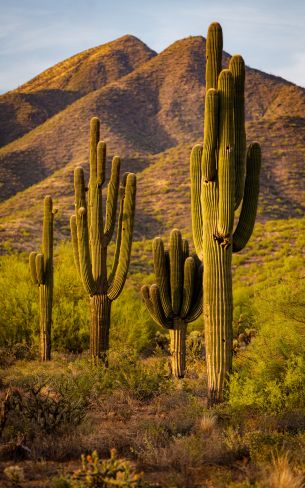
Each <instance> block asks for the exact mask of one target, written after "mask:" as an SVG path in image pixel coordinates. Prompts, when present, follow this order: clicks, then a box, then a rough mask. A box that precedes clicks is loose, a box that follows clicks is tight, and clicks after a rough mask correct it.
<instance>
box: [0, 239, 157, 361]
mask: <svg viewBox="0 0 305 488" xmlns="http://www.w3.org/2000/svg"><path fill="white" fill-rule="evenodd" d="M54 262H55V265H54V299H53V325H52V343H53V345H54V350H67V351H72V352H81V351H83V350H86V349H87V348H88V345H89V317H88V313H87V308H88V297H87V295H86V294H85V292H84V291H83V288H82V286H81V284H80V283H79V281H78V280H76V279H75V268H74V262H73V252H72V247H71V244H70V243H62V244H61V245H60V246H59V247H57V248H56V249H55V252H54ZM138 276H139V282H140V283H141V282H142V281H143V276H142V275H141V274H139V275H138ZM28 280H29V270H28V263H27V256H23V255H7V256H1V258H0V295H1V297H2V298H1V302H0V347H4V346H12V345H13V344H15V343H17V342H26V343H28V344H33V343H37V341H38V335H39V330H38V325H37V324H38V323H39V320H38V307H37V297H36V291H37V290H35V288H34V287H31V286H29V283H28ZM112 322H113V325H112V337H111V345H112V346H114V345H115V344H116V343H117V342H118V341H123V342H124V343H125V344H127V345H131V346H132V347H133V348H134V349H136V350H137V351H138V352H140V351H142V350H149V349H150V348H151V345H152V343H153V337H154V335H155V332H156V330H157V327H156V326H155V324H154V323H153V321H152V320H151V319H150V318H149V317H148V316H147V313H146V311H145V307H144V304H143V303H142V300H141V297H140V295H139V293H137V290H136V286H135V284H133V285H130V286H128V287H126V289H124V291H123V293H122V295H121V296H120V298H119V299H118V300H117V301H115V302H114V304H113V312H112Z"/></svg>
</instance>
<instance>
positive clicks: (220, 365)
mask: <svg viewBox="0 0 305 488" xmlns="http://www.w3.org/2000/svg"><path fill="white" fill-rule="evenodd" d="M221 59H222V30H221V27H220V25H219V24H218V23H213V24H211V25H210V27H209V31H208V35H207V42H206V98H205V116H204V139H203V145H201V144H198V145H196V146H195V147H194V148H193V150H192V154H191V195H192V225H193V237H194V243H195V247H196V252H197V253H198V255H199V256H200V257H201V258H202V260H203V267H204V274H203V288H204V303H203V311H204V313H203V315H204V324H205V341H206V359H207V375H208V388H209V397H210V403H211V404H213V403H215V402H219V401H222V399H223V392H224V387H225V382H226V379H227V375H228V373H229V372H230V370H231V365H232V308H233V304H232V272H231V260H232V251H233V252H238V251H240V250H241V249H243V248H244V247H245V245H246V244H247V242H248V240H249V238H250V236H251V234H252V231H253V227H254V223H255V218H256V211H257V202H258V192H259V172H260V165H261V152H260V146H259V145H258V144H257V143H254V144H250V146H249V147H248V150H247V151H246V133H245V107H244V84H245V64H244V61H243V59H242V57H241V56H239V55H236V56H233V57H232V58H231V60H230V64H229V68H228V69H223V70H221ZM241 201H242V206H241V211H240V216H239V220H238V223H237V226H236V228H235V230H234V213H235V211H236V210H237V208H238V207H239V205H240V203H241Z"/></svg>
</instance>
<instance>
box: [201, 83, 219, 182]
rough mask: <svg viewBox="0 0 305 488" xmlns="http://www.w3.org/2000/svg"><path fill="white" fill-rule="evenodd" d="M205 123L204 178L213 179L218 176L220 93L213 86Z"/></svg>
mask: <svg viewBox="0 0 305 488" xmlns="http://www.w3.org/2000/svg"><path fill="white" fill-rule="evenodd" d="M204 120H205V123H204V136H203V151H202V179H203V181H204V182H208V181H213V180H214V179H215V176H216V149H217V136H218V93H217V91H216V90H215V89H214V88H211V89H210V90H209V91H208V92H207V94H206V97H205V119H204Z"/></svg>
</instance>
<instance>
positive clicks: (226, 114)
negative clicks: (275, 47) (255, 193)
mask: <svg viewBox="0 0 305 488" xmlns="http://www.w3.org/2000/svg"><path fill="white" fill-rule="evenodd" d="M218 94H219V149H218V151H219V153H218V188H219V203H218V224H217V233H218V236H219V237H221V238H222V239H223V240H224V241H223V243H224V244H225V245H226V244H227V242H228V241H227V240H229V241H230V235H231V233H232V230H233V224H234V171H235V169H234V131H233V96H234V85H233V76H232V73H231V71H229V70H227V69H224V70H222V72H221V73H220V76H219V80H218Z"/></svg>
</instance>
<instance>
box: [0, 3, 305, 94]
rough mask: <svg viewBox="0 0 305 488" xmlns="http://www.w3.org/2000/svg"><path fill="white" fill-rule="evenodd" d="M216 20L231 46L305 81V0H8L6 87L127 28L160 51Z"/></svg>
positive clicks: (4, 17) (0, 84)
mask: <svg viewBox="0 0 305 488" xmlns="http://www.w3.org/2000/svg"><path fill="white" fill-rule="evenodd" d="M213 21H218V22H220V24H221V25H222V28H223V34H224V49H225V50H226V51H227V52H229V53H230V54H237V53H239V54H242V55H243V57H244V59H245V61H246V64H247V65H248V66H251V67H253V68H257V69H261V70H263V71H265V72H267V73H271V74H275V75H279V76H282V77H283V78H285V79H287V80H289V81H292V82H293V83H296V84H298V85H300V86H304V87H305V28H304V23H305V0H290V1H288V0H251V1H250V0H209V1H207V0H154V1H148V0H125V1H124V0H107V1H105V0H73V1H71V0H52V1H50V0H39V1H38V0H0V92H1V93H3V92H6V91H8V90H11V89H14V88H17V87H18V86H20V85H21V84H22V83H24V82H26V81H28V80H30V79H31V78H33V77H34V76H35V75H37V74H39V73H40V72H41V71H43V70H44V69H47V68H49V67H50V66H52V65H54V64H56V63H57V62H59V61H62V60H63V59H66V58H68V57H70V56H72V55H73V54H76V53H78V52H80V51H83V50H85V49H88V48H91V47H94V46H97V45H100V44H104V43H105V42H109V41H112V40H114V39H116V38H118V37H121V36H122V35H125V34H132V35H134V36H136V37H138V38H139V39H141V40H142V41H143V42H145V43H146V44H147V45H148V46H149V47H151V48H152V49H154V50H155V51H157V52H160V51H162V50H163V49H165V48H166V47H168V46H169V45H170V44H172V43H173V42H175V41H177V40H178V39H182V38H184V37H188V36H190V35H192V36H197V35H202V36H204V37H205V36H206V32H207V29H208V26H209V24H210V23H211V22H213Z"/></svg>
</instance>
